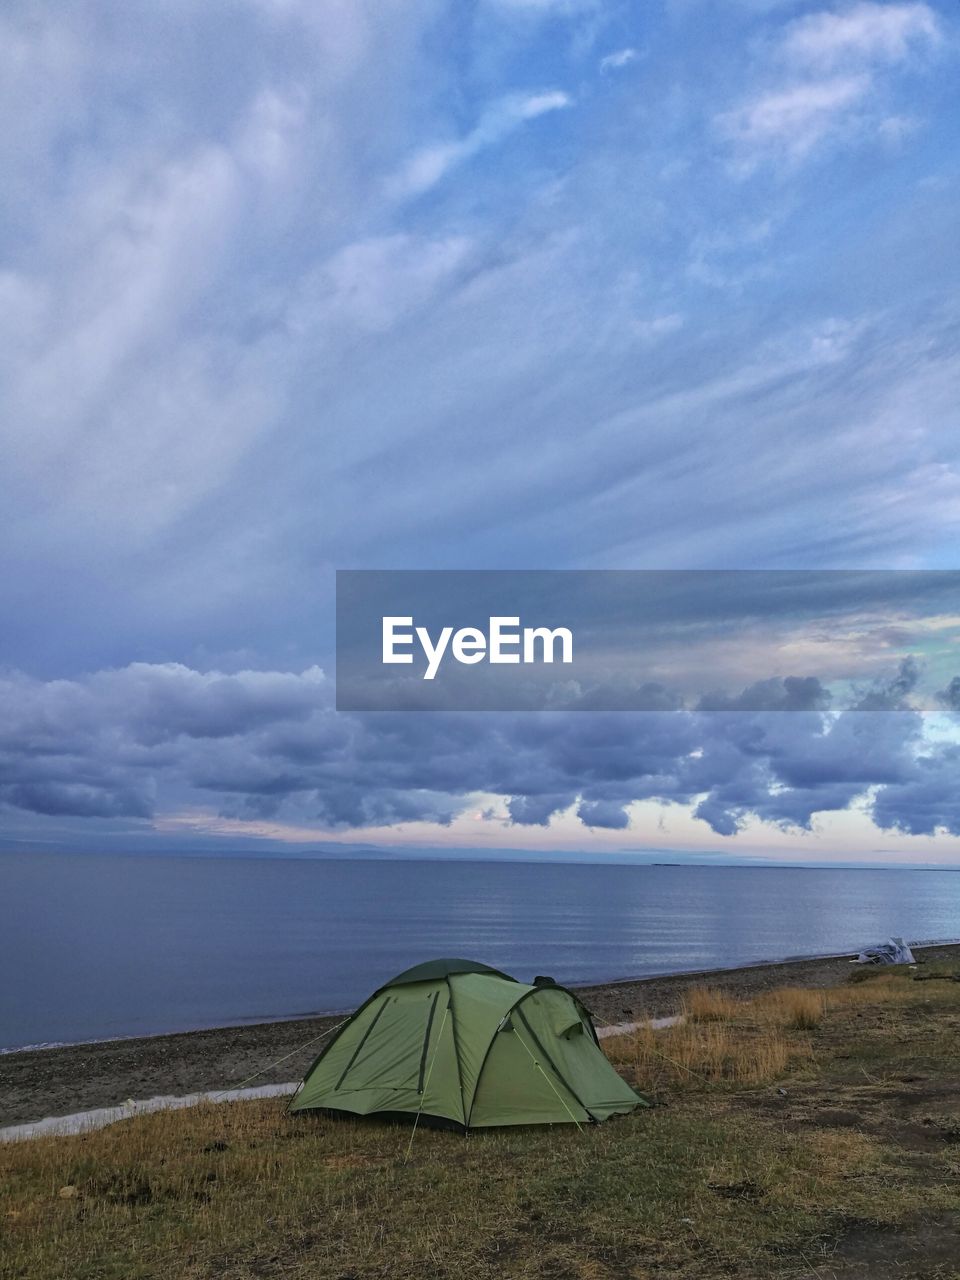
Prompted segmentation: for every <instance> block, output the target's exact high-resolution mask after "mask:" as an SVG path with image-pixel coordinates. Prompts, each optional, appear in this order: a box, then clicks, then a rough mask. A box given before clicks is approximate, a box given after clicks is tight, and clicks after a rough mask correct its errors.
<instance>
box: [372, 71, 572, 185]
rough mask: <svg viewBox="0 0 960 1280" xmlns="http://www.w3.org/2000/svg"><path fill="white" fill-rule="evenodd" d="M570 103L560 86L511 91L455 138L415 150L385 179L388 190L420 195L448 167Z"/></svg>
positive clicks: (435, 181)
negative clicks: (466, 130) (472, 126)
mask: <svg viewBox="0 0 960 1280" xmlns="http://www.w3.org/2000/svg"><path fill="white" fill-rule="evenodd" d="M572 105H573V100H572V99H571V98H570V97H569V95H568V94H566V93H563V92H561V91H560V90H550V91H548V92H545V93H532V94H511V95H510V96H509V97H506V98H502V99H501V100H500V101H499V102H496V103H494V105H493V106H492V107H489V108H488V109H487V110H486V111H485V112H484V114H483V115H482V116H481V118H480V123H479V124H478V125H477V127H476V128H475V129H473V130H472V131H471V132H470V133H468V134H467V135H466V137H464V138H461V139H460V140H459V141H457V142H444V143H438V144H436V145H435V146H431V147H424V148H423V149H422V150H420V151H417V152H415V153H414V155H413V156H411V158H410V159H409V160H408V161H407V163H406V164H405V165H404V166H403V167H402V168H401V169H400V171H399V173H396V174H395V175H394V176H393V177H392V178H391V179H390V181H389V183H388V193H389V194H390V195H391V196H393V197H395V198H397V199H408V198H410V197H412V196H418V195H422V194H423V192H425V191H429V190H430V188H431V187H433V186H436V184H437V183H438V182H439V181H440V180H441V178H443V177H444V176H445V175H446V174H447V173H448V172H449V171H450V170H451V169H453V168H455V167H456V166H457V165H459V164H462V163H463V162H464V161H465V160H468V159H470V157H471V156H474V155H476V154H477V152H479V151H482V150H484V148H486V147H490V146H493V145H495V144H496V143H498V142H500V141H501V140H502V139H503V138H505V137H507V135H508V134H511V133H513V131H514V130H515V129H517V128H519V126H520V125H521V124H524V123H525V122H526V121H528V120H535V119H536V118H537V117H538V116H542V115H546V114H547V113H548V112H551V111H560V110H563V109H564V108H565V107H569V106H572Z"/></svg>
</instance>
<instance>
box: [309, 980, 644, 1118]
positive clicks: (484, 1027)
mask: <svg viewBox="0 0 960 1280" xmlns="http://www.w3.org/2000/svg"><path fill="white" fill-rule="evenodd" d="M646 1105H647V1104H646V1102H645V1101H644V1099H642V1098H641V1097H640V1096H639V1095H638V1094H637V1093H635V1092H634V1090H633V1089H631V1088H630V1086H629V1085H628V1084H627V1083H626V1081H625V1080H623V1079H622V1078H621V1077H620V1076H619V1075H618V1074H617V1072H616V1071H615V1070H614V1069H613V1067H612V1066H611V1065H610V1063H609V1062H608V1061H607V1059H606V1058H605V1057H604V1055H603V1050H602V1049H601V1048H600V1044H599V1041H598V1040H597V1033H596V1031H595V1030H594V1026H593V1022H592V1020H591V1017H590V1014H589V1012H588V1011H587V1010H586V1008H584V1006H583V1005H582V1004H581V1003H580V1001H579V1000H578V999H577V997H576V995H574V993H573V992H572V991H568V990H567V989H566V988H565V987H560V986H556V985H546V986H530V985H528V984H527V983H524V982H518V981H517V980H516V979H515V978H511V977H510V976H509V975H507V974H505V973H501V972H500V971H499V970H498V969H492V968H491V967H490V966H489V965H484V964H477V963H476V962H474V961H471V960H430V961H427V962H426V963H425V964H422V965H417V966H415V967H414V968H412V969H407V970H406V971H405V972H404V973H401V974H398V976H397V977H396V978H393V979H392V980H391V981H390V982H387V983H385V984H384V985H383V986H382V987H379V988H378V989H377V990H376V991H375V992H374V993H373V995H372V996H370V998H369V999H368V1000H367V1001H366V1002H365V1003H364V1004H363V1005H361V1006H360V1008H359V1009H358V1010H357V1012H356V1013H355V1014H354V1015H353V1017H352V1018H350V1019H349V1021H348V1022H347V1023H346V1024H345V1025H344V1026H343V1027H342V1028H341V1029H340V1031H339V1032H338V1033H337V1035H335V1036H334V1037H333V1039H332V1040H331V1041H330V1042H329V1043H328V1044H327V1045H326V1047H325V1048H324V1049H323V1050H322V1052H321V1053H320V1054H319V1056H318V1057H317V1059H316V1061H315V1062H314V1063H313V1065H312V1066H311V1067H310V1069H309V1071H308V1072H307V1074H306V1076H305V1077H304V1079H303V1082H302V1083H301V1085H300V1088H299V1089H298V1091H297V1093H296V1094H295V1095H294V1098H293V1100H292V1102H291V1104H290V1110H291V1111H309V1110H321V1111H327V1112H333V1113H346V1114H349V1115H363V1116H369V1115H380V1116H392V1117H397V1118H408V1119H410V1120H414V1119H418V1120H419V1121H420V1122H421V1123H424V1124H435V1125H443V1126H446V1127H452V1128H456V1129H461V1130H467V1129H473V1128H486V1127H492V1126H498V1125H515V1124H577V1125H582V1124H590V1123H595V1122H597V1121H600V1120H605V1119H607V1117H608V1116H611V1115H616V1114H623V1113H625V1112H628V1111H632V1110H634V1108H636V1107H638V1106H646Z"/></svg>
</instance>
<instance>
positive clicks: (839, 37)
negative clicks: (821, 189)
mask: <svg viewBox="0 0 960 1280" xmlns="http://www.w3.org/2000/svg"><path fill="white" fill-rule="evenodd" d="M940 39H941V34H940V25H939V23H938V20H937V17H936V15H935V14H934V13H933V11H932V10H931V9H930V8H929V6H928V5H926V4H923V3H915V4H894V5H887V4H876V3H873V2H872V0H864V2H863V3H860V4H856V5H854V6H853V7H852V8H850V9H847V10H845V11H843V12H832V11H823V12H820V13H812V14H808V15H806V16H804V17H802V18H798V19H795V20H794V21H792V22H789V23H788V24H787V25H786V26H785V28H784V29H783V30H782V32H781V34H780V36H779V37H778V39H777V40H776V42H775V43H774V45H773V47H772V50H771V51H770V54H769V56H768V58H767V64H768V67H769V68H771V69H772V71H773V73H774V74H775V75H776V76H777V80H776V82H775V83H773V84H771V83H770V71H769V70H768V72H767V75H766V77H765V79H766V81H767V83H766V84H765V85H764V86H763V87H761V88H759V89H757V90H755V91H754V92H753V93H752V94H750V95H749V96H748V97H747V98H745V99H744V100H743V101H742V102H741V103H740V104H739V105H738V106H736V107H734V108H733V109H731V110H729V111H725V112H722V113H720V114H719V115H718V116H717V118H716V123H717V126H718V128H719V130H720V132H721V134H722V135H723V136H724V137H725V138H726V139H727V141H728V142H730V143H732V144H733V146H734V148H735V152H736V155H737V162H738V166H739V168H740V169H741V171H743V172H747V173H749V172H752V171H753V169H754V168H755V167H756V165H757V164H759V163H760V162H761V161H764V160H774V161H782V160H783V159H786V160H787V161H788V162H792V163H796V162H798V161H801V160H803V159H805V158H806V157H807V156H809V155H810V154H811V152H813V151H814V150H815V149H816V148H817V147H818V146H819V145H820V144H821V143H823V142H825V141H826V140H827V139H829V138H832V137H837V136H840V135H842V134H847V133H850V132H851V131H853V132H857V131H860V130H863V129H864V128H869V131H870V132H871V133H873V134H874V135H876V134H881V135H883V134H886V135H887V136H888V137H889V136H891V126H890V123H889V121H890V119H891V118H895V117H890V116H889V114H888V113H887V112H884V111H882V110H879V109H878V108H877V102H878V99H879V98H880V97H881V94H882V89H883V84H882V81H881V79H880V76H881V73H882V71H883V69H884V68H890V67H893V66H895V65H901V64H905V63H907V62H908V61H909V60H910V59H911V58H912V57H913V56H914V54H915V53H917V52H918V51H919V50H921V49H923V48H929V47H931V46H933V45H935V44H937V43H938V42H939V41H940ZM892 132H893V133H894V134H896V132H897V131H896V129H894V130H893V131H892Z"/></svg>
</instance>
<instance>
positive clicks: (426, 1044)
mask: <svg viewBox="0 0 960 1280" xmlns="http://www.w3.org/2000/svg"><path fill="white" fill-rule="evenodd" d="M439 999H440V992H439V991H435V992H434V993H433V999H432V1000H431V1001H430V1015H429V1017H428V1018H427V1029H426V1031H425V1032H424V1035H423V1052H422V1053H421V1054H420V1074H419V1076H418V1077H417V1093H420V1094H422V1093H423V1073H424V1071H425V1070H426V1066H427V1050H428V1049H429V1048H430V1032H431V1031H432V1030H433V1015H434V1014H435V1013H436V1011H437V1001H438V1000H439Z"/></svg>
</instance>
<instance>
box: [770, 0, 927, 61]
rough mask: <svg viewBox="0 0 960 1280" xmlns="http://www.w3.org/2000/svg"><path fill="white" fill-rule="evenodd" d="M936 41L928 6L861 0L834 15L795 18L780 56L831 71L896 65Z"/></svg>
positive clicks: (812, 14) (808, 15)
mask: <svg viewBox="0 0 960 1280" xmlns="http://www.w3.org/2000/svg"><path fill="white" fill-rule="evenodd" d="M940 38H941V35H940V23H939V21H938V19H937V16H936V14H935V13H934V12H933V10H932V9H931V8H930V7H929V5H926V4H875V3H871V2H870V0H864V2H863V3H861V4H855V5H853V6H852V7H850V8H848V9H844V10H842V11H840V12H822V13H811V14H807V15H806V16H805V17H802V18H797V19H796V20H795V21H793V22H791V23H790V24H789V25H788V26H787V29H786V32H785V34H784V37H783V41H782V44H781V46H780V53H781V56H782V57H783V58H784V59H785V60H786V61H787V62H790V63H792V64H794V65H795V66H798V67H803V68H807V69H810V70H814V71H833V70H835V69H836V68H837V67H838V66H849V65H850V64H852V63H853V64H864V63H868V64H877V63H891V62H902V61H904V59H906V58H908V57H909V56H911V54H913V53H914V52H915V51H918V50H919V49H921V48H922V47H924V46H930V45H933V44H936V43H938V42H939V40H940Z"/></svg>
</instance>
